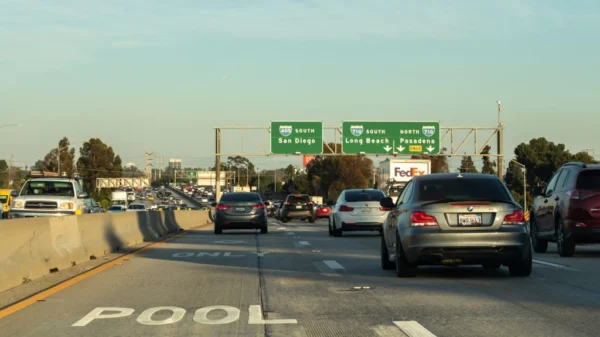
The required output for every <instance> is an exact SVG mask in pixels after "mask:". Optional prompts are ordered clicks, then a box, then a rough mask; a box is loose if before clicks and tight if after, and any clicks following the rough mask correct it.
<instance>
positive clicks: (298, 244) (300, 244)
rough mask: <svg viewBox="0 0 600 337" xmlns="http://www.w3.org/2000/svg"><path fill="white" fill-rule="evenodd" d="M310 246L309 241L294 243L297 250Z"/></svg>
mask: <svg viewBox="0 0 600 337" xmlns="http://www.w3.org/2000/svg"><path fill="white" fill-rule="evenodd" d="M309 246H310V242H308V241H294V247H296V248H305V247H309Z"/></svg>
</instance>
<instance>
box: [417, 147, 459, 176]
mask: <svg viewBox="0 0 600 337" xmlns="http://www.w3.org/2000/svg"><path fill="white" fill-rule="evenodd" d="M446 151H448V149H447V148H445V147H444V148H442V149H441V150H440V154H445V153H446ZM411 159H426V160H431V173H448V172H450V170H449V169H448V156H431V155H428V154H418V155H413V156H411Z"/></svg>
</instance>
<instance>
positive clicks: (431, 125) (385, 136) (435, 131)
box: [342, 121, 440, 155]
mask: <svg viewBox="0 0 600 337" xmlns="http://www.w3.org/2000/svg"><path fill="white" fill-rule="evenodd" d="M342 153H344V154H361V153H364V154H398V155H413V154H439V153H440V122H367V121H362V122H361V121H343V122H342Z"/></svg>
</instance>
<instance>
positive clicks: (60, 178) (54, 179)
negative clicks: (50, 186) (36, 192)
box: [29, 177, 77, 182]
mask: <svg viewBox="0 0 600 337" xmlns="http://www.w3.org/2000/svg"><path fill="white" fill-rule="evenodd" d="M29 180H33V181H38V180H44V181H63V182H64V181H67V182H74V181H76V180H77V179H75V178H62V177H36V178H31V179H29Z"/></svg>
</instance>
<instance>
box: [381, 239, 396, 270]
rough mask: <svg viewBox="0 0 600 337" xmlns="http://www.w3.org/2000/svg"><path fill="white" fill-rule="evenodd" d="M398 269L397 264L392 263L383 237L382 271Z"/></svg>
mask: <svg viewBox="0 0 600 337" xmlns="http://www.w3.org/2000/svg"><path fill="white" fill-rule="evenodd" d="M395 268H396V264H395V263H394V262H392V261H390V254H388V249H387V246H386V244H385V239H384V238H383V236H381V269H383V270H393V269H395Z"/></svg>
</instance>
